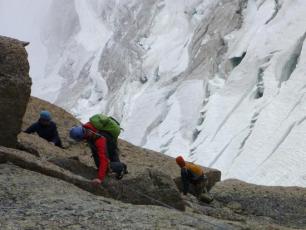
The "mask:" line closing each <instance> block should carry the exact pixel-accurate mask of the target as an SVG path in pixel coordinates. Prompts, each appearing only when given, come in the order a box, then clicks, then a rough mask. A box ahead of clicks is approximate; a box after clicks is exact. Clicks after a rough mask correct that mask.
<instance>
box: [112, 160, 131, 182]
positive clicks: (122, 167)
mask: <svg viewBox="0 0 306 230" xmlns="http://www.w3.org/2000/svg"><path fill="white" fill-rule="evenodd" d="M110 168H111V170H112V172H114V173H116V174H117V175H116V178H117V179H118V180H120V179H122V177H123V175H124V174H127V173H128V172H127V166H126V164H124V163H121V162H110Z"/></svg>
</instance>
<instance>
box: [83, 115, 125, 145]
mask: <svg viewBox="0 0 306 230" xmlns="http://www.w3.org/2000/svg"><path fill="white" fill-rule="evenodd" d="M89 121H90V123H91V124H93V126H94V127H95V128H96V129H98V130H99V131H105V132H108V133H110V134H111V135H112V136H113V138H114V139H115V140H117V139H118V136H119V134H120V131H121V128H120V124H119V122H118V121H116V120H115V118H113V117H109V116H106V115H103V114H96V115H94V116H92V117H91V118H90V119H89Z"/></svg>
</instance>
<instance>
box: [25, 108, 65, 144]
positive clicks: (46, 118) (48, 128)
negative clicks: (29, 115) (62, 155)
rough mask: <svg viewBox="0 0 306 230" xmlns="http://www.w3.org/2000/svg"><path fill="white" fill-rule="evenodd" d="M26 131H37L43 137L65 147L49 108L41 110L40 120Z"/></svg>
mask: <svg viewBox="0 0 306 230" xmlns="http://www.w3.org/2000/svg"><path fill="white" fill-rule="evenodd" d="M25 133H37V134H38V136H40V137H41V138H43V139H45V140H47V141H49V142H51V143H53V144H54V145H56V146H58V147H60V148H63V145H62V142H61V139H60V137H59V135H58V131H57V127H56V124H55V123H54V122H53V121H52V118H51V114H50V112H49V111H47V110H43V111H41V112H40V116H39V119H38V121H37V122H35V123H34V124H32V125H31V126H30V127H29V128H27V129H26V130H25Z"/></svg>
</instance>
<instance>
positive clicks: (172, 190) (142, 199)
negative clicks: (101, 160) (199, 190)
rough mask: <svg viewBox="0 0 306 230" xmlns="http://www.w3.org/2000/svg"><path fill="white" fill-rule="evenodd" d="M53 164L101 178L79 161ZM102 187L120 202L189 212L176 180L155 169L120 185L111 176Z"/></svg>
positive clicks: (60, 160) (122, 181) (130, 178)
mask: <svg viewBox="0 0 306 230" xmlns="http://www.w3.org/2000/svg"><path fill="white" fill-rule="evenodd" d="M49 161H50V162H52V163H54V164H56V165H57V166H59V167H61V168H64V169H67V170H69V171H70V172H72V173H74V174H76V175H80V176H82V177H85V178H86V179H89V180H90V179H93V178H95V177H96V175H97V170H96V169H95V168H93V167H89V166H87V165H85V164H82V163H81V162H79V161H78V160H75V159H67V158H54V159H50V160H49ZM102 186H103V187H104V189H105V190H107V191H108V194H109V195H110V197H112V198H113V199H116V200H120V201H123V202H127V203H132V204H139V205H159V206H164V207H168V208H171V209H172V208H175V209H179V210H185V203H184V202H183V200H182V198H181V196H180V193H179V191H178V189H177V188H176V185H175V183H174V182H173V180H172V178H171V177H170V176H168V175H167V174H165V173H163V172H161V171H158V170H155V169H149V168H147V169H144V170H143V171H142V172H138V173H137V174H128V175H126V176H124V177H123V179H122V180H120V181H118V180H116V179H115V178H114V176H111V175H109V176H108V177H107V178H106V180H105V181H104V183H103V185H102Z"/></svg>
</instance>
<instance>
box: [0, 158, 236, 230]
mask: <svg viewBox="0 0 306 230" xmlns="http://www.w3.org/2000/svg"><path fill="white" fill-rule="evenodd" d="M0 171H1V174H0V228H1V229H4V230H5V229H54V230H57V229H68V230H72V229H141V230H143V229H186V230H187V229H237V228H238V229H240V228H239V227H236V226H235V225H233V224H232V223H231V224H229V223H226V221H222V220H217V219H215V218H212V217H208V216H204V215H199V214H193V213H184V212H180V211H176V210H170V209H167V208H163V207H158V206H149V205H148V206H143V205H141V206H139V205H131V204H125V203H121V202H117V201H115V200H113V199H108V198H105V197H101V196H94V195H92V194H90V193H88V192H86V191H83V190H81V189H79V188H77V187H75V186H73V185H72V184H70V183H66V182H64V181H62V180H57V179H55V178H52V177H48V176H45V175H42V174H39V173H36V172H31V171H29V170H24V169H22V168H20V167H17V166H14V165H11V164H0Z"/></svg>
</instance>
